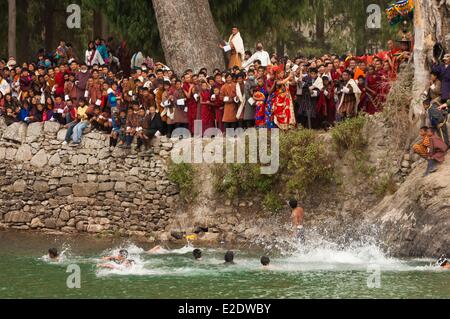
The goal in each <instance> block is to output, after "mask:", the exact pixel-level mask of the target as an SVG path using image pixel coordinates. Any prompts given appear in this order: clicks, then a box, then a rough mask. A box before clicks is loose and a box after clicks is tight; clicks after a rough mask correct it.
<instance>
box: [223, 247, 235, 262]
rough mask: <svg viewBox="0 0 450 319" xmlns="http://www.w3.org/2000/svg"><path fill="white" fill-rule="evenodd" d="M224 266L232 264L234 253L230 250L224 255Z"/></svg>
mask: <svg viewBox="0 0 450 319" xmlns="http://www.w3.org/2000/svg"><path fill="white" fill-rule="evenodd" d="M225 264H228V265H230V264H234V253H233V252H232V251H230V250H229V251H227V252H226V254H225Z"/></svg>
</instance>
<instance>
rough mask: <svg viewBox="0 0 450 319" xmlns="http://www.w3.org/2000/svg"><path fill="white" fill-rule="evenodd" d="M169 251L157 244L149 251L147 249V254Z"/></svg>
mask: <svg viewBox="0 0 450 319" xmlns="http://www.w3.org/2000/svg"><path fill="white" fill-rule="evenodd" d="M165 252H167V249H164V248H162V247H161V246H155V247H153V248H152V249H150V250H149V251H147V254H161V253H165Z"/></svg>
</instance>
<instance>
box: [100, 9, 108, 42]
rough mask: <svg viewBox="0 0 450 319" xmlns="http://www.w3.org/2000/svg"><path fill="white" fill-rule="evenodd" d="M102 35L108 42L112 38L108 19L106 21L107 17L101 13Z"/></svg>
mask: <svg viewBox="0 0 450 319" xmlns="http://www.w3.org/2000/svg"><path fill="white" fill-rule="evenodd" d="M101 19H102V20H101V30H102V32H101V34H102V38H103V39H105V40H107V39H108V37H109V36H110V34H109V26H108V19H106V16H105V14H104V13H101Z"/></svg>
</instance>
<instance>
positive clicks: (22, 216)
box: [4, 212, 33, 223]
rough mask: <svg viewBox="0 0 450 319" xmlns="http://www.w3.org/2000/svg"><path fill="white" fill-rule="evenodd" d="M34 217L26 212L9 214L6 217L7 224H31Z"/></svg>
mask: <svg viewBox="0 0 450 319" xmlns="http://www.w3.org/2000/svg"><path fill="white" fill-rule="evenodd" d="M32 218H33V215H32V214H30V213H26V212H9V213H6V214H5V216H4V220H5V222H6V223H29V222H31V219H32Z"/></svg>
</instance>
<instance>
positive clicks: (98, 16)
mask: <svg viewBox="0 0 450 319" xmlns="http://www.w3.org/2000/svg"><path fill="white" fill-rule="evenodd" d="M102 21H103V17H102V13H101V11H100V10H98V9H95V10H94V16H93V20H92V32H93V34H92V38H93V39H96V38H97V37H99V38H101V37H103V34H102V25H103V22H102Z"/></svg>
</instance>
